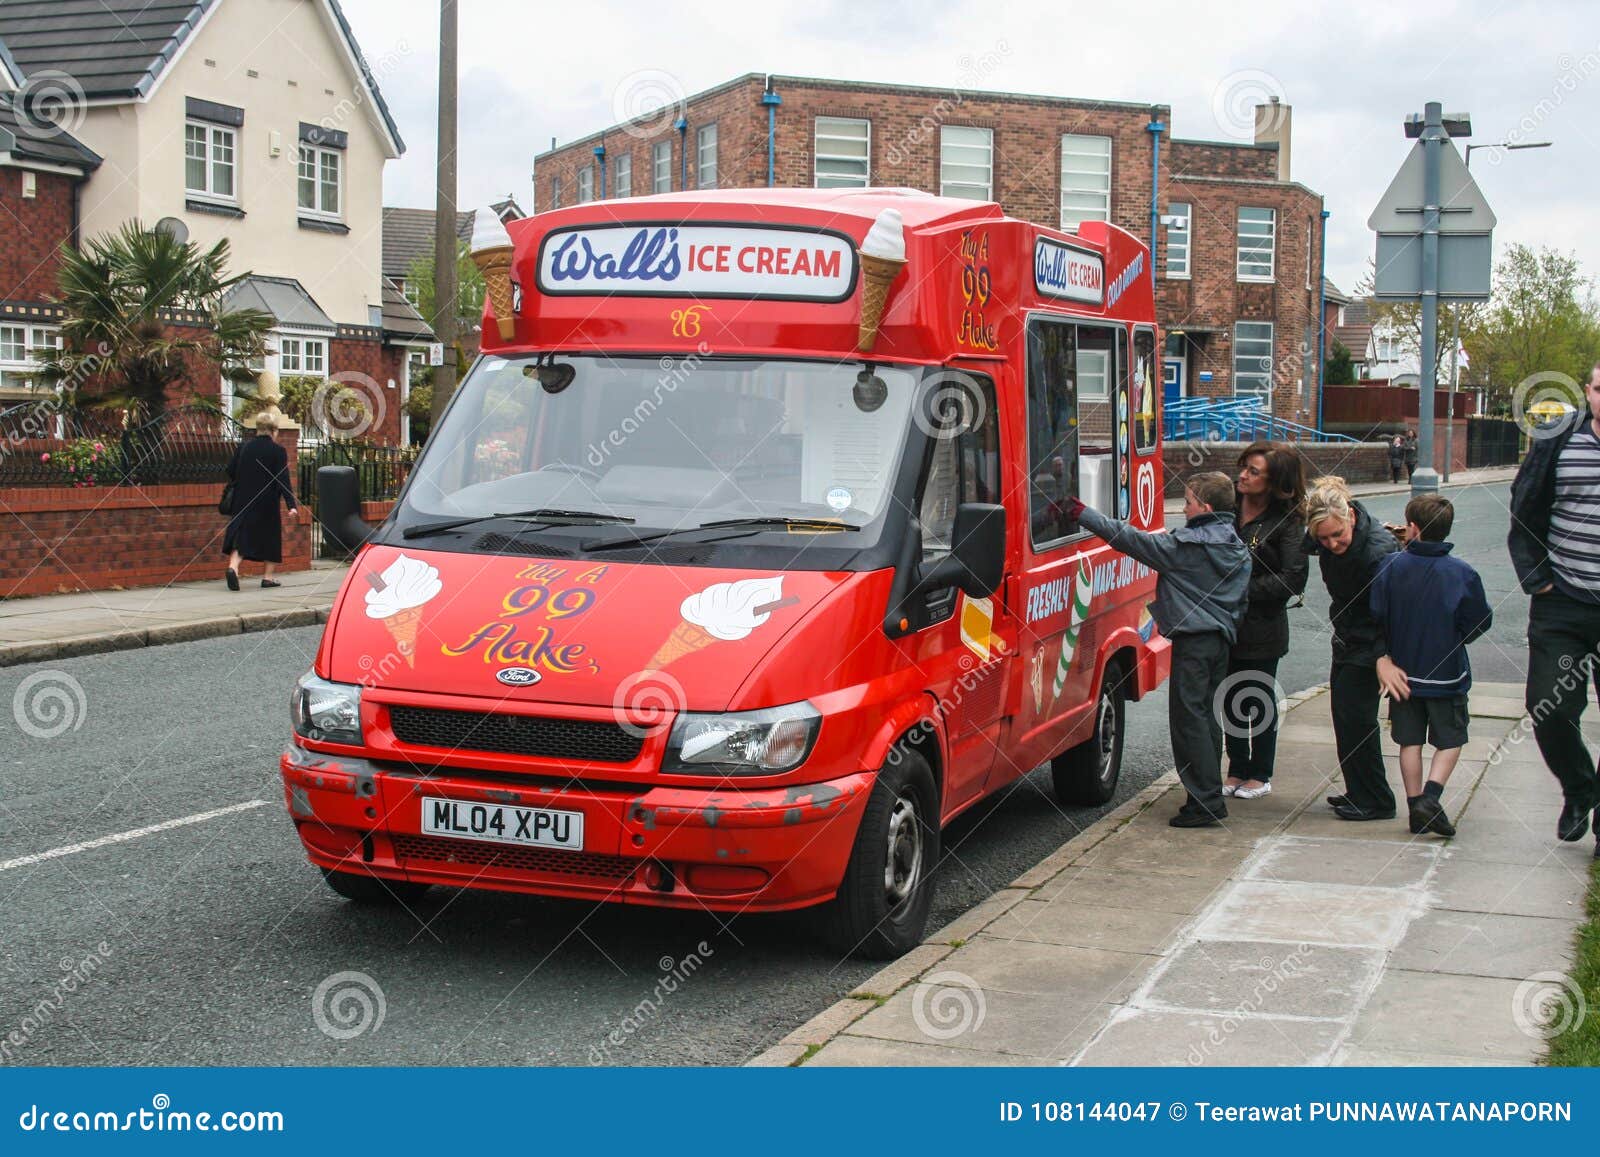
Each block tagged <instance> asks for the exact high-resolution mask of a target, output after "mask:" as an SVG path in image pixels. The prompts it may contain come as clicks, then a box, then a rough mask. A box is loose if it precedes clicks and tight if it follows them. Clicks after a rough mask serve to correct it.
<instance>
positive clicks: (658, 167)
mask: <svg viewBox="0 0 1600 1157" xmlns="http://www.w3.org/2000/svg"><path fill="white" fill-rule="evenodd" d="M650 163H651V165H652V166H653V170H654V171H653V172H652V173H651V174H650V191H651V192H652V193H670V192H672V142H671V141H657V142H656V145H655V151H654V152H653V153H652V155H651V162H650Z"/></svg>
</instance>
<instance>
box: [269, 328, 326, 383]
mask: <svg viewBox="0 0 1600 1157" xmlns="http://www.w3.org/2000/svg"><path fill="white" fill-rule="evenodd" d="M278 372H279V373H285V374H301V375H305V376H308V377H314V378H321V377H326V376H327V373H328V343H327V342H326V341H324V340H323V339H322V338H318V337H283V338H279V339H278Z"/></svg>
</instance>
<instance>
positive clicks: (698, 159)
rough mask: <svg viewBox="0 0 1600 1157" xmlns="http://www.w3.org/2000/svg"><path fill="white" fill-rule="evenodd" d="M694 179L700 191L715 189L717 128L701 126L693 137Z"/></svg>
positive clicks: (712, 124)
mask: <svg viewBox="0 0 1600 1157" xmlns="http://www.w3.org/2000/svg"><path fill="white" fill-rule="evenodd" d="M694 140H695V162H694V165H695V177H696V179H697V180H698V181H699V187H700V188H702V189H715V188H716V187H717V126H716V123H715V122H713V123H711V124H708V125H701V126H700V129H699V131H697V132H696V133H695V135H694Z"/></svg>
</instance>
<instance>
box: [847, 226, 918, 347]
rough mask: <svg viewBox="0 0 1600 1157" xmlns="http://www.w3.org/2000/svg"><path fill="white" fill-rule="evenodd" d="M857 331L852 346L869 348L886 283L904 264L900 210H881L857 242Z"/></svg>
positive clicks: (875, 335)
mask: <svg viewBox="0 0 1600 1157" xmlns="http://www.w3.org/2000/svg"><path fill="white" fill-rule="evenodd" d="M859 252H860V254H861V332H860V336H859V337H858V338H857V340H856V348H857V349H861V350H870V349H871V348H872V347H873V346H874V345H876V344H877V342H878V326H879V324H880V323H881V322H882V321H883V307H884V304H885V303H886V302H887V301H888V300H889V285H890V283H891V282H893V281H894V279H895V278H896V277H897V276H898V275H899V273H900V270H901V269H902V268H903V267H904V266H905V263H906V231H905V223H904V222H903V221H902V220H901V218H900V210H898V209H885V210H884V211H883V212H881V213H879V214H878V217H877V220H875V221H873V223H872V228H871V229H869V230H867V237H866V240H865V241H863V242H861V249H860V251H859Z"/></svg>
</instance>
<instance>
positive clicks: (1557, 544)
mask: <svg viewBox="0 0 1600 1157" xmlns="http://www.w3.org/2000/svg"><path fill="white" fill-rule="evenodd" d="M1584 397H1585V400H1586V401H1587V403H1588V404H1587V406H1586V407H1585V408H1583V409H1580V410H1578V411H1576V412H1575V413H1572V414H1569V415H1567V416H1565V417H1563V418H1560V419H1557V420H1556V421H1554V422H1551V423H1549V424H1547V425H1544V426H1540V427H1539V428H1538V429H1536V430H1534V431H1532V435H1533V442H1532V445H1531V446H1530V447H1529V450H1528V456H1527V458H1525V459H1524V460H1523V463H1522V466H1521V468H1520V469H1518V471H1517V478H1516V481H1515V482H1513V483H1512V485H1511V534H1510V537H1509V539H1508V542H1507V545H1508V546H1509V548H1510V551H1511V562H1512V565H1513V566H1515V567H1516V571H1517V579H1518V580H1519V581H1520V582H1521V584H1522V589H1523V590H1524V591H1526V592H1527V593H1528V594H1529V595H1530V596H1532V600H1533V601H1532V604H1531V605H1530V607H1529V609H1528V687H1527V707H1528V714H1529V716H1530V717H1531V718H1532V719H1533V733H1534V737H1535V738H1536V739H1537V740H1538V741H1539V751H1540V753H1541V754H1542V755H1543V756H1544V761H1545V763H1546V764H1548V765H1549V767H1550V770H1551V771H1552V772H1553V773H1554V774H1555V777H1556V778H1557V779H1558V780H1559V781H1560V782H1561V791H1562V795H1563V796H1564V797H1565V802H1564V803H1563V806H1562V809H1561V816H1560V818H1559V820H1558V821H1557V824H1556V834H1557V835H1558V836H1559V837H1560V838H1561V839H1563V840H1567V841H1569V842H1574V841H1577V840H1581V839H1583V837H1584V836H1585V835H1586V834H1587V833H1588V831H1589V828H1590V825H1591V822H1593V824H1594V826H1595V829H1596V838H1597V842H1596V846H1595V855H1596V857H1597V858H1600V815H1596V816H1595V817H1594V819H1593V821H1591V814H1590V813H1591V812H1593V811H1594V810H1595V808H1596V807H1597V806H1600V773H1597V772H1596V768H1595V760H1594V757H1593V756H1592V755H1591V754H1590V753H1589V749H1588V746H1587V745H1586V744H1585V743H1584V741H1583V732H1582V731H1581V730H1580V728H1579V723H1578V721H1579V719H1581V718H1582V716H1583V708H1584V703H1585V701H1586V700H1587V699H1588V692H1589V675H1590V668H1591V667H1592V666H1593V665H1594V663H1595V662H1596V661H1597V659H1600V362H1597V363H1596V364H1595V365H1594V366H1593V368H1592V369H1591V370H1590V373H1589V382H1588V385H1587V386H1586V387H1585V389H1584Z"/></svg>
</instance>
